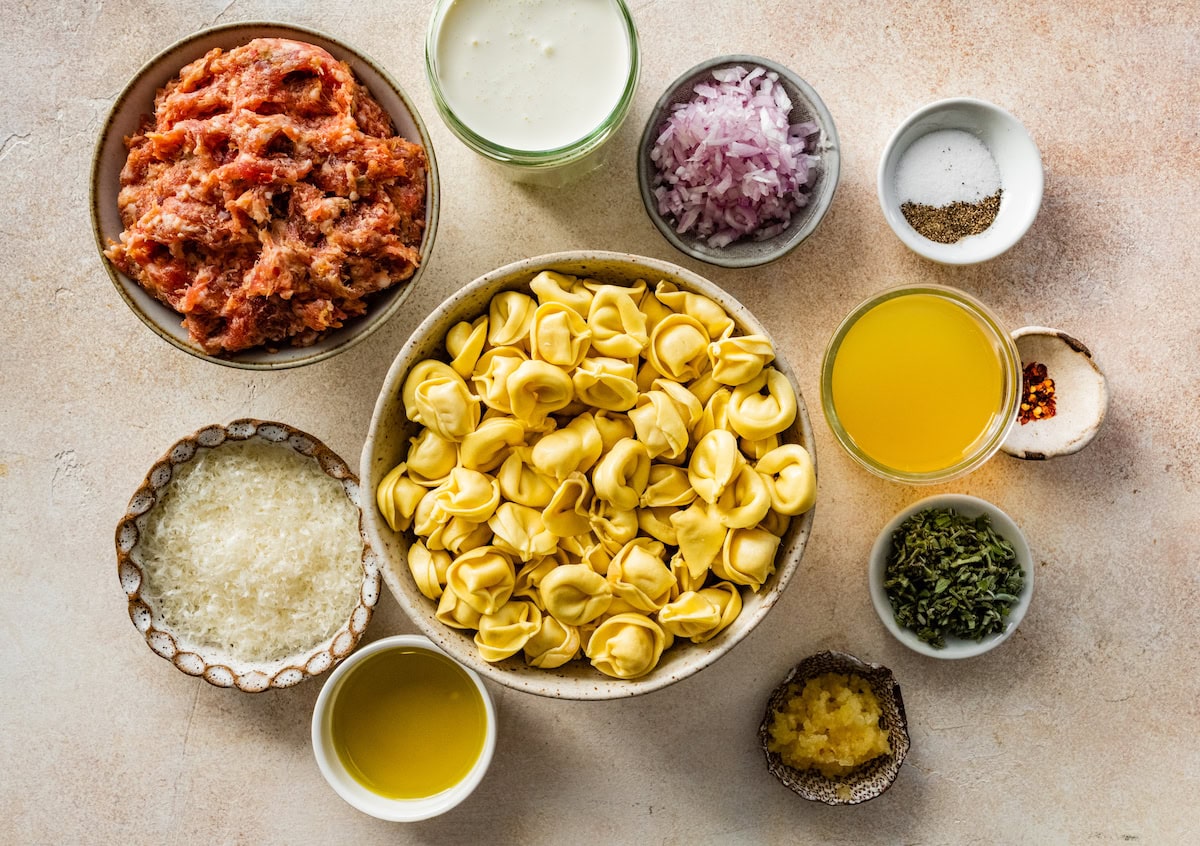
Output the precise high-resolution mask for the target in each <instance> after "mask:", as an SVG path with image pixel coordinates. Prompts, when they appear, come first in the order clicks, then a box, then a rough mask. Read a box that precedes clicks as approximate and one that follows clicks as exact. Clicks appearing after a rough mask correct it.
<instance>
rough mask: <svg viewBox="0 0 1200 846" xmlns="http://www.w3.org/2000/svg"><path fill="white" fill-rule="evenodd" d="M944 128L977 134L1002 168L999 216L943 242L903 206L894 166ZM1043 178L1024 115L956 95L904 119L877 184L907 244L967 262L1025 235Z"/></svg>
mask: <svg viewBox="0 0 1200 846" xmlns="http://www.w3.org/2000/svg"><path fill="white" fill-rule="evenodd" d="M942 129H958V130H962V131H963V132H968V133H970V134H971V135H974V136H975V137H977V138H979V140H981V141H982V142H983V143H984V144H986V145H987V148H988V150H989V151H990V152H991V154H992V158H993V159H995V161H996V166H997V167H998V168H999V169H1000V188H1001V194H1000V211H999V213H998V214H997V215H996V220H995V221H994V222H993V223H992V225H991V226H989V227H988V228H987V229H986V230H984V231H983V232H981V233H979V234H978V235H970V236H967V237H966V238H963V239H961V240H959V241H956V242H955V243H953V244H939V243H938V242H936V241H931V240H929V239H928V238H926V237H925V236H924V235H922V234H921V233H919V232H917V230H915V229H913V227H912V226H911V225H909V222H908V221H907V220H906V219H905V217H904V214H903V212H901V211H900V205H901V203H902V202H903V201H904V198H903V197H900V196H898V195H897V193H896V167H897V165H898V164H899V162H900V159H901V158H902V157H903V156H904V154H905V153H906V152H907V151H908V148H909V146H911V145H912V143H913V142H914V141H916V140H917V139H918V138H921V137H922V136H924V135H928V134H929V133H930V132H936V131H938V130H942ZM1044 183H1045V174H1044V173H1043V171H1042V156H1041V153H1039V152H1038V148H1037V144H1035V143H1034V141H1033V138H1032V137H1030V135H1029V132H1028V131H1026V129H1025V127H1024V126H1023V125H1022V124H1021V122H1020V121H1018V120H1017V119H1016V118H1015V117H1013V116H1012V115H1011V114H1009V113H1008V112H1007V111H1005V110H1004V109H1002V108H1000V107H999V106H996V105H993V104H992V103H989V102H987V101H985V100H977V99H974V98H971V97H955V98H951V99H948V100H938V101H937V102H935V103H930V104H929V105H927V106H923V107H922V108H920V109H917V111H915V112H913V113H912V114H911V115H909V116H908V117H907V118H906V119H905V120H904V122H903V123H901V124H900V126H899V127H898V128H897V129H896V131H895V132H894V133H893V134H892V137H891V139H890V140H889V141H888V143H887V146H886V147H884V149H883V156H882V157H881V158H880V160H879V175H878V186H877V188H878V192H879V205H880V206H881V207H882V209H883V216H884V217H885V218H886V219H887V222H888V225H889V226H891V227H892V231H893V232H895V233H896V235H897V237H899V238H900V240H901V241H903V242H904V244H905V246H907V247H908V248H909V249H910V250H912V251H913V252H914V253H916V254H917V255H919V256H923V257H924V258H927V259H930V260H931V261H936V262H939V263H941V264H951V265H963V264H978V263H979V262H984V261H988V260H989V259H993V258H995V257H996V256H998V255H1000V254H1001V253H1003V252H1005V251H1006V250H1008V249H1009V248H1011V247H1012V246H1013V245H1014V244H1016V243H1017V242H1018V241H1020V240H1021V238H1022V236H1024V235H1025V233H1026V232H1027V231H1028V230H1029V227H1030V226H1031V225H1032V224H1033V221H1034V218H1036V217H1037V214H1038V210H1039V209H1040V208H1041V205H1042V190H1043V188H1044Z"/></svg>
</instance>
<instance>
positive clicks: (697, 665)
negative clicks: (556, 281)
mask: <svg viewBox="0 0 1200 846" xmlns="http://www.w3.org/2000/svg"><path fill="white" fill-rule="evenodd" d="M541 270H556V271H559V272H561V273H568V274H573V275H576V276H598V277H603V278H605V279H610V280H614V281H616V282H625V283H632V282H634V281H635V280H637V279H646V280H647V282H648V283H649V284H651V285H652V286H653V284H655V283H657V281H658V280H659V279H666V280H668V281H670V282H673V283H675V284H676V285H678V286H679V287H680V288H681V289H684V290H688V291H693V292H695V293H698V294H703V295H705V296H707V297H710V298H712V299H713V300H715V301H716V302H718V303H720V305H721V306H722V307H723V308H724V309H725V310H726V311H727V312H728V313H729V315H730V317H732V318H733V320H734V323H735V325H736V326H737V328H738V330H739V331H741V332H746V333H761V334H764V335H766V336H767V337H768V338H770V333H768V332H767V331H766V329H764V328H763V326H762V324H760V323H759V322H758V320H757V319H755V318H754V316H753V315H752V314H751V313H750V312H749V311H748V310H747V309H746V307H745V306H743V305H741V303H739V302H738V301H737V300H736V299H734V298H733V297H732V296H731V295H730V294H728V293H726V292H725V291H723V290H722V289H721V288H718V287H717V286H716V285H714V284H713V283H712V282H709V281H708V280H707V279H704V278H703V277H701V276H699V275H697V274H695V273H693V272H692V271H690V270H686V269H684V268H682V267H679V266H678V265H674V264H671V263H670V262H665V261H661V260H658V259H651V258H645V257H642V256H635V255H629V254H627V253H614V252H604V251H593V250H583V251H572V252H561V253H551V254H549V255H542V256H535V257H533V258H527V259H523V260H521V261H517V262H513V263H512V264H508V265H505V266H503V267H500V268H498V269H496V270H493V271H491V272H490V273H486V274H484V275H483V276H481V277H479V278H478V279H476V280H475V281H474V282H471V283H470V284H468V285H467V286H465V287H464V288H462V289H461V290H459V291H457V292H456V293H454V294H452V295H451V296H450V297H449V298H448V299H447V300H446V301H445V302H443V303H442V304H441V305H440V306H438V308H437V309H436V310H435V311H434V312H433V313H432V314H431V315H430V316H429V317H428V318H426V320H425V321H424V322H423V323H422V324H421V325H420V326H418V327H417V329H416V331H414V332H413V334H412V337H410V338H409V339H408V342H407V343H406V344H405V345H404V347H403V348H402V349H401V350H400V352H399V354H398V355H397V356H396V359H395V361H393V362H392V366H391V369H390V370H389V371H388V374H387V377H386V379H385V380H384V383H383V388H382V390H381V391H380V393H379V399H378V401H377V402H376V404H375V411H374V413H373V414H372V416H371V428H370V431H369V432H368V434H367V440H366V444H365V445H364V446H363V453H362V462H361V465H360V467H359V473H360V475H361V477H362V483H363V488H364V490H366V491H374V490H375V489H376V488H377V487H378V485H379V482H380V480H382V479H383V477H384V476H385V475H386V474H387V473H388V472H389V471H391V469H392V468H393V467H395V466H396V465H397V464H399V463H400V462H401V461H403V460H404V456H405V454H406V452H407V449H408V442H409V438H411V437H413V436H414V435H415V434H416V433H417V430H418V428H419V427H418V426H417V425H416V424H414V423H412V422H411V421H410V420H409V419H408V417H407V416H406V415H405V413H404V408H403V402H402V401H401V400H400V389H401V387H402V386H403V385H404V380H405V378H406V377H407V376H408V372H409V370H410V369H411V368H412V367H413V366H414V365H415V364H416V363H417V362H420V361H423V360H425V359H428V358H439V359H442V360H444V359H445V349H444V345H443V339H444V338H445V336H446V332H447V331H448V330H449V329H450V327H451V326H453V325H454V324H455V323H457V322H459V321H461V320H468V319H473V318H474V317H476V316H478V315H479V314H482V313H484V312H485V311H486V310H487V303H488V302H489V301H490V300H491V298H492V296H493V295H494V294H497V293H499V292H501V291H509V290H524V291H528V285H529V281H530V279H532V278H533V277H534V276H535V275H536V274H537V273H538V272H539V271H541ZM772 344H774V346H775V350H776V358H775V364H774V366H775V367H776V368H778V369H779V370H780V371H781V372H782V373H783V374H784V375H785V376H787V378H788V381H789V382H791V384H792V388H793V389H794V390H795V391H796V401H797V415H796V422H795V423H794V424H792V428H791V429H789V430H788V432H787V433H786V434H787V440H788V441H791V442H796V443H801V444H803V445H804V446H805V447H806V448H807V449H808V450H809V451H810V453H812V455H813V463H814V466H815V464H816V452H815V441H814V437H813V431H812V424H811V423H810V421H809V417H808V412H807V410H806V409H805V405H804V398H803V396H802V395H801V393H800V388H799V386H798V385H797V383H796V376H795V373H793V371H792V369H791V368H790V367H789V366H788V363H787V361H786V360H785V359H784V357H783V352H782V349H781V347H780V346H779V345H778V344H776V343H775V342H774V340H772ZM815 510H816V509H815V508H814V509H812V510H810V511H808V512H806V513H805V514H803V515H801V516H799V517H795V518H793V519H792V522H791V525H790V526H789V528H788V531H787V533H785V535H784V537H783V543H782V544H780V547H779V551H778V553H777V555H776V558H775V566H776V570H775V573H774V574H773V575H772V576H771V578H770V579H768V580H767V582H766V584H765V585H764V586H763V588H762V589H760V590H759V591H758V593H749V592H743V594H742V600H743V607H742V613H741V614H740V615H739V616H738V618H737V620H735V621H734V622H733V624H732V625H731V626H730V627H729V628H728V629H726V630H725V631H723V632H721V633H720V634H719V635H717V636H716V637H715V638H713V639H712V640H710V641H708V642H706V643H702V644H692V643H688V644H680V645H679V646H676V647H675V648H673V649H670V650H667V651H666V652H665V653H663V657H662V660H661V661H660V662H659V664H658V666H657V667H656V668H655V669H654V670H653V671H651V672H650V673H649V674H648V675H646V676H645V677H643V678H640V679H635V680H631V681H624V680H617V679H611V678H609V677H607V676H605V675H602V674H601V673H600V672H599V671H597V670H595V669H593V668H592V667H591V665H590V664H588V663H586V662H584V661H572V662H570V663H569V664H568V665H566V666H565V667H560V668H558V669H555V670H542V669H537V668H535V667H529V666H526V664H525V662H524V661H523V660H521V658H520V657H514V658H509V659H507V660H505V661H502V662H500V663H497V664H489V663H488V662H486V661H484V660H483V659H482V658H480V657H479V653H478V650H477V649H476V647H475V643H474V641H473V640H472V638H471V636H470V635H469V634H465V633H464V632H462V631H460V630H457V629H451V628H449V627H447V626H445V625H443V624H442V623H441V622H439V621H438V620H437V618H436V617H435V613H434V612H435V611H436V608H435V604H434V603H433V602H431V601H430V600H428V599H426V598H425V597H424V596H422V595H421V593H420V591H418V590H417V587H416V585H415V583H414V582H413V579H412V576H411V574H410V573H409V570H408V564H407V555H408V546H409V543H410V538H409V536H408V534H406V533H398V532H394V531H392V529H391V528H390V527H389V526H388V525H387V523H386V522H385V521H384V519H383V517H382V515H380V514H379V512H378V509H376V508H371V507H369V508H366V509H365V510H364V523H365V526H366V531H367V537H368V538H369V539H370V542H371V544H372V546H373V547H374V548H375V550H376V551H377V553H378V555H379V557H380V560H381V569H382V571H383V579H384V581H385V582H386V583H387V586H388V587H389V588H390V589H391V591H392V593H393V594H394V595H395V597H396V599H397V600H398V601H399V602H400V606H401V607H402V608H403V609H404V611H405V613H406V614H407V615H408V616H409V617H410V618H411V619H412V620H413V622H414V623H415V624H416V625H417V628H418V629H420V630H421V632H422V633H423V634H425V635H426V636H427V637H429V639H430V640H432V641H433V642H434V643H435V644H437V645H438V646H439V647H440V648H441V649H442V650H443V651H445V652H446V653H447V654H448V655H450V656H451V657H452V658H454V659H455V660H456V661H458V662H459V663H461V664H464V665H465V666H467V667H470V668H471V669H473V670H475V672H477V673H479V674H480V675H481V676H483V677H484V678H485V679H488V680H490V681H495V682H498V683H500V684H503V685H506V686H508V687H511V688H514V689H516V690H523V691H526V692H528V693H535V694H537V695H539V696H550V697H556V698H560V699H619V698H624V697H630V696H636V695H638V694H641V693H648V692H650V691H654V690H659V689H660V688H663V687H666V686H667V685H670V684H673V683H674V682H677V681H679V680H680V679H684V678H687V677H688V676H690V675H692V674H694V673H697V672H699V671H700V670H702V669H704V668H705V667H707V666H709V665H710V664H712V663H713V662H714V661H716V660H717V659H718V658H720V657H721V656H722V655H724V654H725V653H727V652H728V651H729V650H730V649H732V648H733V647H734V646H735V645H736V644H737V643H738V642H739V641H740V640H742V639H743V638H744V637H745V636H746V635H747V634H749V633H750V631H751V629H753V628H754V627H755V626H756V625H757V624H758V622H759V621H760V620H762V618H763V617H764V616H766V614H767V612H768V611H770V610H771V608H772V607H773V606H774V605H775V603H776V602H777V601H778V599H779V597H780V595H781V594H782V593H783V589H784V588H785V587H786V586H787V583H788V581H789V580H790V579H791V577H792V575H793V573H795V571H796V568H797V566H798V565H799V563H800V558H801V556H802V555H803V553H804V546H805V543H806V542H807V540H808V536H809V534H810V532H811V530H812V522H813V515H814V513H815Z"/></svg>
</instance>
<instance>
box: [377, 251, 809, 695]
mask: <svg viewBox="0 0 1200 846" xmlns="http://www.w3.org/2000/svg"><path fill="white" fill-rule="evenodd" d="M529 289H530V291H531V293H532V296H531V295H530V294H527V293H525V292H523V291H505V292H503V293H500V294H497V295H496V296H494V297H493V298H492V300H491V302H490V303H489V306H488V311H487V314H486V315H483V316H482V317H479V318H478V319H477V320H474V321H473V322H462V323H459V324H457V325H455V326H454V327H453V328H452V329H451V330H450V331H449V333H447V335H446V339H445V346H446V353H447V357H448V363H447V362H446V361H437V360H427V361H422V362H420V363H418V364H417V365H416V366H414V367H413V368H412V370H411V372H410V373H409V375H408V377H407V379H406V381H405V383H404V386H403V397H402V399H403V402H404V409H405V413H406V414H407V415H408V417H409V419H410V420H413V421H415V422H416V423H419V424H420V425H421V426H422V429H421V430H420V433H419V434H418V435H417V436H416V437H414V438H412V439H411V446H410V448H409V450H408V454H407V456H406V458H405V460H404V462H403V463H402V464H400V465H399V466H397V467H396V468H395V469H393V470H392V471H391V472H390V473H389V474H388V475H387V476H386V477H385V478H384V479H383V481H382V482H380V484H379V488H378V490H377V491H376V499H377V502H378V505H379V510H380V512H381V513H382V514H383V516H384V518H385V519H386V520H387V522H388V525H390V526H391V527H392V528H393V529H394V530H396V531H408V530H410V529H411V530H412V532H414V533H415V535H416V540H415V541H414V542H413V543H412V544H411V547H410V549H409V553H408V566H409V569H410V570H411V572H412V576H413V579H415V581H416V586H417V588H418V589H419V590H420V591H421V593H422V594H424V595H425V596H426V597H428V598H429V599H431V600H433V601H435V602H436V603H437V611H436V616H437V619H438V620H440V621H441V622H442V623H444V624H446V625H448V626H453V627H455V628H460V629H468V630H475V644H476V646H477V647H478V649H479V653H480V655H481V656H482V657H483V658H484V659H485V660H487V661H502V660H504V659H506V658H509V657H511V656H513V655H516V654H517V653H519V652H524V657H525V661H526V662H527V663H528V664H530V665H532V666H535V667H542V668H554V667H560V666H562V665H563V664H565V663H567V662H568V661H571V660H573V659H575V658H576V657H579V656H580V654H581V653H582V655H584V656H586V657H587V659H589V660H590V661H591V663H592V665H593V666H595V667H596V669H598V670H600V671H601V672H602V673H605V674H606V675H609V676H612V677H614V678H620V679H634V678H639V677H641V676H644V675H645V674H647V673H649V672H650V671H651V670H653V669H654V667H655V666H656V664H657V663H658V661H659V658H660V656H661V655H662V653H663V650H665V649H668V648H669V647H670V646H671V645H672V643H673V642H674V640H675V639H676V638H687V639H689V640H691V641H693V642H696V643H702V642H704V641H707V640H709V639H711V638H713V637H715V636H716V635H717V634H718V633H720V632H721V631H722V630H724V629H725V628H726V627H728V626H729V625H730V624H731V623H732V622H733V621H734V619H736V618H737V616H738V614H739V613H740V611H741V609H742V599H741V593H740V589H741V588H742V587H745V588H749V589H750V590H751V591H757V590H758V589H759V588H760V587H762V585H763V583H764V582H765V581H766V580H767V579H768V577H770V575H771V574H772V573H773V572H774V570H775V553H776V549H777V547H778V546H779V543H780V538H781V536H782V535H783V533H784V532H785V531H786V529H787V526H788V522H789V519H790V518H791V517H792V516H795V515H798V514H802V513H803V512H805V511H807V510H808V509H810V508H812V506H813V502H814V499H815V496H816V479H815V476H814V472H813V464H812V459H811V457H810V455H809V453H808V452H807V451H806V450H805V449H804V447H802V446H800V445H799V444H795V443H781V440H780V436H781V435H782V434H783V433H784V432H786V430H787V429H788V428H789V427H790V426H791V425H792V423H793V422H794V421H795V418H796V413H797V402H796V394H795V392H794V390H793V389H792V386H791V384H790V383H789V382H788V380H787V378H786V377H785V376H784V375H783V374H782V373H781V372H779V371H778V370H776V369H774V368H773V367H771V366H770V364H771V362H772V361H773V360H774V357H775V352H774V350H773V349H772V347H771V343H770V341H769V340H768V339H767V338H766V337H764V336H762V335H735V334H734V322H733V320H732V319H731V318H730V317H729V315H728V314H726V312H725V310H724V309H723V308H722V307H721V306H720V305H719V304H717V303H716V302H714V301H713V300H712V299H710V298H708V297H705V296H702V295H699V294H696V293H693V292H690V291H685V290H680V289H679V288H678V287H677V286H675V285H674V284H672V283H670V282H666V281H662V282H659V283H658V285H657V286H656V287H655V288H654V290H653V291H651V290H650V289H649V288H648V286H647V285H646V283H645V282H644V281H642V280H639V281H638V282H637V283H635V284H634V285H633V286H631V287H630V286H621V285H614V284H606V283H604V282H600V281H596V280H593V279H581V278H576V277H573V276H567V275H564V274H560V273H554V272H551V271H543V272H541V273H539V274H538V275H537V276H535V277H534V278H533V280H532V281H531V282H530V284H529Z"/></svg>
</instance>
